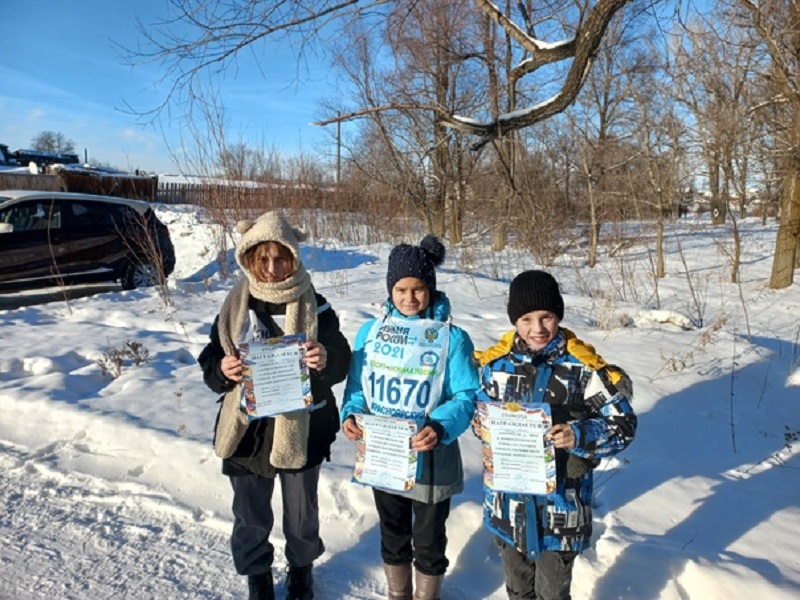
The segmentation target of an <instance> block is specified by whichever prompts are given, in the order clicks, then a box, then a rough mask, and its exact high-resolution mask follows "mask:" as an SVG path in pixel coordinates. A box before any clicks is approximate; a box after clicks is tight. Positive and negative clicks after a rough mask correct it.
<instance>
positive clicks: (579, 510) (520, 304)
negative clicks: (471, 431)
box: [475, 271, 636, 600]
mask: <svg viewBox="0 0 800 600" xmlns="http://www.w3.org/2000/svg"><path fill="white" fill-rule="evenodd" d="M508 317H509V319H510V320H511V323H512V324H514V326H515V330H513V331H510V332H508V333H507V334H506V335H504V336H503V337H502V338H501V340H500V341H499V342H498V344H497V345H495V346H493V347H492V348H489V349H488V350H486V351H485V352H476V353H475V354H476V358H477V359H478V361H479V363H480V365H481V386H482V391H481V393H480V394H479V397H478V401H479V403H480V402H481V401H483V403H485V402H490V401H494V402H497V401H499V402H516V403H520V404H521V405H522V406H527V405H530V404H544V403H546V404H548V405H549V409H550V414H551V418H552V424H553V425H552V428H551V429H550V431H549V432H548V434H547V435H546V439H549V440H552V442H553V446H554V447H555V461H556V489H555V491H554V492H553V493H550V494H547V495H534V494H527V493H509V492H499V491H494V490H493V489H492V488H490V487H489V486H485V487H484V524H485V526H486V527H487V528H488V529H489V531H490V532H492V533H493V534H494V536H495V542H496V544H497V546H498V547H499V548H500V556H501V558H502V560H503V569H504V572H505V582H506V591H507V593H508V597H509V599H510V600H518V599H523V598H536V599H539V600H569V598H570V586H571V583H572V567H573V563H574V561H575V558H576V556H577V555H578V554H579V553H580V552H581V551H583V550H584V549H585V548H587V547H588V546H589V543H590V539H591V533H592V482H593V476H592V473H593V469H594V467H596V466H597V465H598V464H599V461H600V459H601V458H603V457H607V456H613V455H614V454H616V453H618V452H620V451H621V450H623V449H624V448H625V447H626V446H627V445H628V444H630V442H631V441H632V440H633V437H634V434H635V431H636V415H635V413H634V412H633V408H632V407H631V397H632V389H631V387H632V386H631V382H630V380H629V379H628V376H627V375H626V374H625V373H624V372H623V371H622V370H621V369H619V368H617V367H613V366H610V365H608V364H606V362H605V361H604V360H603V359H602V358H600V357H599V356H598V355H597V354H595V352H594V348H592V346H590V345H588V344H584V343H583V342H581V341H580V340H578V339H577V338H576V337H575V335H574V334H573V333H572V332H571V331H569V330H567V329H565V328H563V327H560V322H561V320H562V319H563V317H564V300H563V298H562V296H561V292H560V290H559V286H558V283H557V282H556V280H555V279H554V278H553V276H552V275H550V274H549V273H546V272H544V271H525V272H523V273H520V274H519V275H518V276H517V277H516V278H515V279H514V280H513V281H512V282H511V287H510V289H509V299H508ZM486 414H487V411H486V405H485V404H481V405H480V410H479V411H478V417H476V422H475V425H476V429H477V427H479V426H481V425H482V420H483V419H486V418H487V417H486ZM483 425H488V423H483ZM476 433H477V431H476ZM482 437H483V439H485V438H486V437H487V436H482Z"/></svg>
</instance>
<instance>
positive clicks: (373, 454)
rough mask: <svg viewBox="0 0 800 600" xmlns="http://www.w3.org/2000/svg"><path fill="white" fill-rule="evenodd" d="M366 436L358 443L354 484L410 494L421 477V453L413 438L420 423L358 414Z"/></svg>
mask: <svg viewBox="0 0 800 600" xmlns="http://www.w3.org/2000/svg"><path fill="white" fill-rule="evenodd" d="M354 416H355V418H356V425H358V426H359V428H361V431H362V432H363V437H362V438H361V441H360V442H359V443H358V450H357V454H356V467H355V472H354V473H353V481H355V482H357V483H362V484H364V485H371V486H374V487H379V488H384V489H387V490H394V491H400V492H404V491H409V490H410V489H411V488H413V487H414V482H415V481H416V478H417V477H416V475H417V451H416V450H412V449H411V438H412V437H413V436H414V435H415V434H416V433H417V424H416V423H415V422H414V421H412V420H409V419H394V418H391V417H381V416H377V415H354Z"/></svg>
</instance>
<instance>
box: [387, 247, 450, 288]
mask: <svg viewBox="0 0 800 600" xmlns="http://www.w3.org/2000/svg"><path fill="white" fill-rule="evenodd" d="M444 256H445V249H444V244H442V242H440V241H439V238H437V237H436V236H433V235H430V234H429V235H426V236H425V237H424V238H422V241H421V242H420V244H419V246H412V245H411V244H400V245H399V246H395V247H394V248H392V251H391V252H390V253H389V268H388V269H387V270H386V289H387V290H389V294H391V293H392V288H393V287H394V284H395V283H397V282H398V281H400V280H401V279H403V278H404V277H416V278H417V279H419V280H420V281H422V283H424V284H425V285H426V286H427V287H428V291H429V292H430V293H431V294H433V292H435V291H436V267H438V266H439V265H440V264H442V263H443V262H444Z"/></svg>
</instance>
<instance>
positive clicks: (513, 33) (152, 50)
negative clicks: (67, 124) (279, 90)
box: [127, 0, 632, 149]
mask: <svg viewBox="0 0 800 600" xmlns="http://www.w3.org/2000/svg"><path fill="white" fill-rule="evenodd" d="M169 2H170V6H171V8H172V10H173V11H174V12H175V13H176V14H177V17H176V18H175V19H174V20H172V21H167V22H164V23H162V24H161V26H160V27H159V26H157V27H156V28H155V29H154V30H150V29H149V28H147V27H144V26H140V30H141V31H142V33H143V35H144V38H145V40H146V41H147V42H148V44H149V50H147V51H140V50H137V51H131V50H127V55H128V58H129V60H131V61H134V62H135V60H136V59H138V60H140V61H141V60H149V61H155V62H159V63H161V65H162V67H163V70H162V78H161V82H168V84H169V87H168V91H167V92H166V98H165V100H164V103H163V104H162V105H161V106H159V107H157V108H156V109H154V110H152V111H149V112H148V113H147V114H150V115H153V114H157V113H158V112H160V111H161V110H163V109H164V108H165V107H166V106H167V105H168V104H169V103H171V102H174V101H176V99H181V100H183V101H187V102H188V103H189V104H191V102H192V99H193V98H194V97H196V96H197V95H198V91H197V89H198V86H199V83H200V81H201V79H200V77H201V75H202V74H203V73H207V72H210V73H212V74H213V73H216V72H220V71H222V70H223V69H224V68H225V67H227V66H228V65H229V64H230V63H231V62H233V61H234V60H235V57H236V55H237V53H239V52H240V51H242V50H244V49H248V48H252V47H253V45H254V44H255V43H256V42H258V41H261V40H264V39H265V38H267V37H278V36H282V35H288V34H290V33H296V34H300V39H301V40H302V42H301V44H306V43H311V40H313V39H314V37H315V36H316V35H318V34H319V32H320V30H321V29H322V28H324V27H325V25H326V24H327V23H329V22H330V21H332V20H334V19H338V18H344V19H345V20H347V19H356V18H358V17H359V16H361V15H363V14H365V12H366V11H369V10H370V9H374V8H376V7H378V6H380V5H384V4H388V3H390V2H391V0H318V1H314V0H274V1H270V2H267V1H260V0H239V1H234V2H226V3H221V2H218V1H215V0H169ZM585 2H586V4H583V2H580V3H577V5H578V8H577V9H576V8H575V6H572V9H571V10H573V12H574V13H575V16H574V19H575V21H576V23H575V24H574V25H570V26H568V29H570V30H574V36H573V37H571V38H570V39H565V40H558V41H556V42H555V43H548V42H544V41H542V40H539V39H537V38H536V37H535V36H533V35H530V34H529V33H527V32H526V31H525V30H524V29H522V28H521V27H520V26H519V25H517V24H516V23H515V22H514V21H512V20H511V19H510V18H509V17H508V16H507V15H505V14H504V13H503V12H502V11H501V10H500V9H499V8H498V6H497V5H495V4H494V3H493V2H491V1H490V0H474V4H475V6H476V7H477V9H479V10H480V11H482V12H483V13H484V14H486V15H487V16H488V17H489V18H491V19H492V20H493V21H494V22H495V23H497V24H498V25H499V26H500V27H501V28H502V29H503V30H504V31H505V32H506V34H507V35H508V36H509V38H510V39H511V40H512V41H514V42H515V43H516V44H518V45H519V48H520V49H521V50H522V51H523V52H524V53H525V54H526V58H525V60H522V61H521V62H520V63H519V64H518V65H517V66H516V67H514V68H513V69H512V70H511V72H510V73H509V83H510V85H509V90H510V91H509V93H510V94H512V95H513V94H514V93H515V86H516V83H517V82H518V81H519V80H521V79H523V78H524V77H526V76H528V75H531V74H533V73H535V72H537V71H538V70H539V69H541V68H542V67H544V66H546V65H551V64H554V63H558V62H562V61H565V60H570V59H571V60H572V63H571V65H570V67H569V69H568V71H567V73H566V75H565V76H564V78H563V81H562V82H561V84H560V90H559V91H558V92H557V93H556V94H555V95H554V96H553V97H552V98H550V99H549V100H547V101H545V102H541V103H539V104H536V105H533V106H529V107H522V108H520V109H518V110H515V111H514V112H511V113H505V114H499V115H498V116H496V117H493V120H490V121H481V120H479V119H474V118H469V117H467V116H460V115H455V114H443V111H442V109H441V108H440V107H432V106H430V105H428V104H427V103H426V104H425V105H423V104H422V103H420V105H419V106H410V105H409V104H407V103H406V104H403V106H401V107H399V108H402V109H406V110H408V109H413V108H416V109H419V110H426V111H429V110H432V109H433V110H434V111H436V112H437V113H440V114H441V119H440V120H439V123H440V124H441V125H443V126H446V127H449V128H452V129H454V130H456V131H460V132H463V133H466V134H469V135H474V136H478V138H479V141H478V142H477V143H476V144H475V145H474V146H473V147H474V148H475V149H478V148H480V147H482V146H484V145H485V144H486V143H488V142H489V141H491V140H493V139H496V138H499V137H502V136H503V135H504V134H505V133H507V132H510V131H514V130H518V129H523V128H525V127H528V126H530V125H532V124H534V123H537V122H539V121H543V120H545V119H547V118H549V117H552V116H553V115H556V114H558V113H560V112H562V111H564V110H565V109H566V108H567V107H568V106H570V104H572V103H573V102H574V101H575V99H576V98H577V96H578V94H579V92H580V90H581V88H582V86H583V84H584V82H585V80H586V75H587V73H588V71H589V69H590V68H591V66H592V62H593V59H594V56H595V54H596V52H597V49H598V47H599V46H600V43H601V42H602V39H603V35H604V34H605V31H606V29H607V27H608V25H609V22H610V21H611V19H612V18H613V17H614V15H615V14H616V13H617V12H618V11H619V10H620V9H621V8H622V7H624V6H625V5H626V4H629V3H630V2H632V0H597V1H596V2H594V3H593V4H592V0H585ZM558 10H561V9H558ZM470 56H477V55H470ZM509 104H510V105H515V102H511V103H509ZM397 109H398V107H397V106H394V105H383V106H379V107H369V108H365V109H360V110H356V111H353V112H351V113H349V114H348V115H342V116H340V117H337V118H335V119H328V120H327V121H323V122H322V123H330V122H334V121H337V120H346V119H351V118H357V117H359V116H365V115H367V114H371V113H375V112H378V111H381V110H397Z"/></svg>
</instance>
